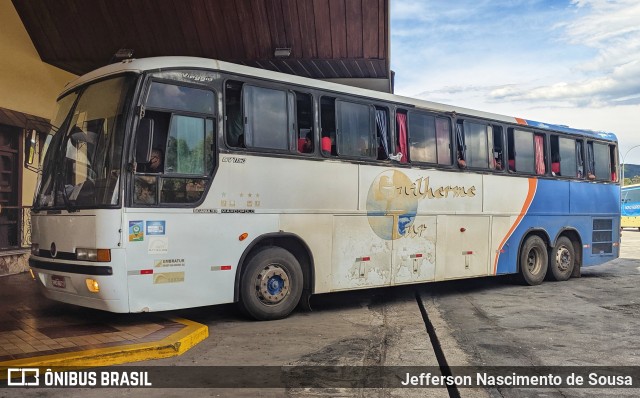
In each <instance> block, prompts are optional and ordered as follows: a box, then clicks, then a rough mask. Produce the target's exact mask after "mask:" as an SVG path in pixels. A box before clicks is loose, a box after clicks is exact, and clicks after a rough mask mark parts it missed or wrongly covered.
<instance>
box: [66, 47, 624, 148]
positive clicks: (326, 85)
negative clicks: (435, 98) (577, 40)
mask: <svg viewBox="0 0 640 398" xmlns="http://www.w3.org/2000/svg"><path fill="white" fill-rule="evenodd" d="M177 68H186V69H210V70H216V71H223V72H232V73H237V74H240V75H245V76H253V77H259V78H264V79H269V80H274V81H279V82H285V83H293V84H298V85H301V86H307V87H313V88H318V89H324V90H330V91H336V92H341V93H346V94H352V95H357V96H363V97H370V98H376V99H379V100H382V101H389V102H393V103H396V104H405V105H408V106H415V107H419V108H423V109H428V110H431V111H435V112H455V113H457V114H462V115H468V116H475V117H479V118H483V119H490V120H497V121H501V122H505V123H512V124H519V125H522V126H530V127H534V128H538V129H544V130H551V131H558V132H562V133H567V134H577V135H584V136H588V137H592V138H596V139H601V140H606V141H617V138H616V136H615V134H613V133H608V132H600V131H592V130H581V129H574V128H571V127H568V126H563V125H557V124H549V123H542V122H537V121H533V120H528V119H522V118H519V117H512V116H505V115H499V114H494V113H490V112H483V111H478V110H473V109H468V108H463V107H458V106H453V105H446V104H440V103H437V102H431V101H426V100H420V99H416V98H411V97H404V96H400V95H395V94H389V93H384V92H380V91H373V90H367V89H364V88H359V87H353V86H346V85H343V84H338V83H332V82H326V81H323V80H317V79H310V78H306V77H301V76H296V75H288V74H285V73H280V72H273V71H270V70H266V69H259V68H253V67H250V66H244V65H238V64H233V63H229V62H223V61H218V60H214V59H208V58H197V57H152V58H140V59H127V60H123V61H122V62H118V63H114V64H110V65H107V66H104V67H102V68H99V69H96V70H94V71H92V72H89V73H87V74H85V75H82V76H80V77H78V78H77V79H75V80H73V81H71V82H69V83H68V84H67V86H66V87H65V89H64V91H63V93H62V94H63V95H64V94H65V93H67V92H69V91H71V90H73V89H74V88H76V87H78V86H80V85H82V84H84V83H87V82H89V81H92V80H95V79H100V78H103V77H106V76H110V75H114V74H118V73H122V72H137V73H142V72H145V71H159V70H165V69H177Z"/></svg>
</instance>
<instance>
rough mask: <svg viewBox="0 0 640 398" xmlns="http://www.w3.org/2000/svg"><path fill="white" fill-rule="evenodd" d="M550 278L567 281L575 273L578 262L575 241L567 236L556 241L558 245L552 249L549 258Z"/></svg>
mask: <svg viewBox="0 0 640 398" xmlns="http://www.w3.org/2000/svg"><path fill="white" fill-rule="evenodd" d="M549 261H550V264H549V268H550V271H551V272H550V273H549V278H550V279H551V280H554V281H566V280H567V279H569V278H570V277H571V274H572V273H573V267H574V266H575V262H576V254H575V249H574V248H573V243H571V240H570V239H569V238H567V237H566V236H561V237H560V238H558V241H557V242H556V246H555V247H554V248H553V250H552V251H551V258H550V259H549Z"/></svg>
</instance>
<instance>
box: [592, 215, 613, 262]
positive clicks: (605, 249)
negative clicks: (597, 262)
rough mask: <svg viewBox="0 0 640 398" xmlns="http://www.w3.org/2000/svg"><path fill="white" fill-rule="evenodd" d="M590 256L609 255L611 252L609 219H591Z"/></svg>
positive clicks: (611, 222)
mask: <svg viewBox="0 0 640 398" xmlns="http://www.w3.org/2000/svg"><path fill="white" fill-rule="evenodd" d="M591 243H592V244H591V254H611V253H612V252H613V220H612V219H610V218H595V219H593V235H592V237H591Z"/></svg>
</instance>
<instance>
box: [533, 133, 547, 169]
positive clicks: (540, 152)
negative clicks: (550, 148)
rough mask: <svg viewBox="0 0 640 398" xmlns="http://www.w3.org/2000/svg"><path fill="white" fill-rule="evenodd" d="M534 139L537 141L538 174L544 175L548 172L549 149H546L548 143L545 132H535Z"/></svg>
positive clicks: (536, 159) (536, 163) (536, 161)
mask: <svg viewBox="0 0 640 398" xmlns="http://www.w3.org/2000/svg"><path fill="white" fill-rule="evenodd" d="M533 141H534V143H535V165H536V174H537V175H544V174H545V173H546V172H547V168H546V164H547V159H546V157H547V155H546V153H547V151H546V150H545V148H546V143H545V136H544V134H534V136H533Z"/></svg>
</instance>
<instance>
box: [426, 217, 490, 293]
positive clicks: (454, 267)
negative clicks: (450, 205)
mask: <svg viewBox="0 0 640 398" xmlns="http://www.w3.org/2000/svg"><path fill="white" fill-rule="evenodd" d="M489 221H490V218H489V217H487V216H485V217H483V216H467V215H465V216H438V253H443V254H444V255H443V256H438V264H437V266H436V279H438V280H442V279H457V278H466V277H471V276H481V275H487V274H488V264H489V239H490V238H489V236H490V234H489ZM441 260H444V261H441Z"/></svg>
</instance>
